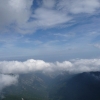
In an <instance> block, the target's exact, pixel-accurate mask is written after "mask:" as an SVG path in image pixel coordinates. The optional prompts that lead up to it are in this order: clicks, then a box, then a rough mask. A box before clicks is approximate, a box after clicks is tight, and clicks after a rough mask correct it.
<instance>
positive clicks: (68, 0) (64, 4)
mask: <svg viewBox="0 0 100 100" xmlns="http://www.w3.org/2000/svg"><path fill="white" fill-rule="evenodd" d="M98 8H100V1H99V0H61V1H59V3H58V9H61V10H63V11H64V12H65V11H66V12H69V13H72V14H79V13H94V12H95V11H96V10H97V9H98Z"/></svg>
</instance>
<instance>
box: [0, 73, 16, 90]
mask: <svg viewBox="0 0 100 100" xmlns="http://www.w3.org/2000/svg"><path fill="white" fill-rule="evenodd" d="M17 82H18V76H17V75H16V76H11V75H3V74H0V91H1V90H2V89H3V88H5V87H7V86H10V85H15V84H16V83H17Z"/></svg>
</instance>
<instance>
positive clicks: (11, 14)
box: [0, 0, 100, 34]
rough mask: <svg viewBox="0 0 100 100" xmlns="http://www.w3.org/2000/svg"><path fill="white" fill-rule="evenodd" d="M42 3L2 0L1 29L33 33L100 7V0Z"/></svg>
mask: <svg viewBox="0 0 100 100" xmlns="http://www.w3.org/2000/svg"><path fill="white" fill-rule="evenodd" d="M40 3H41V5H40V6H38V7H35V6H34V5H35V4H34V0H0V31H1V32H2V33H3V32H9V31H13V32H17V33H24V34H25V33H33V32H35V31H36V30H38V29H41V28H42V29H45V28H52V27H58V26H59V25H62V24H65V23H67V22H70V21H71V20H73V19H75V16H73V15H76V14H81V13H88V14H95V12H96V11H97V10H98V9H99V8H100V1H99V0H91V1H89V0H84V1H83V0H58V1H56V0H42V2H40ZM32 8H35V9H32Z"/></svg>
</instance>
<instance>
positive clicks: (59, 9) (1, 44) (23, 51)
mask: <svg viewBox="0 0 100 100" xmlns="http://www.w3.org/2000/svg"><path fill="white" fill-rule="evenodd" d="M31 58H32V59H42V60H44V61H64V60H69V59H77V58H79V59H91V58H100V0H84V1H83V0H0V60H26V59H31Z"/></svg>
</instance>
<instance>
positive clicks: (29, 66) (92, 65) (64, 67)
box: [0, 59, 100, 74]
mask: <svg viewBox="0 0 100 100" xmlns="http://www.w3.org/2000/svg"><path fill="white" fill-rule="evenodd" d="M35 71H43V72H46V71H54V72H55V71H69V72H73V73H74V72H76V73H80V72H87V71H100V59H79V60H72V61H64V62H55V63H49V62H45V61H43V60H34V59H29V60H27V61H24V62H19V61H1V62H0V72H1V73H3V74H4V73H16V74H20V73H30V72H35Z"/></svg>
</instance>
